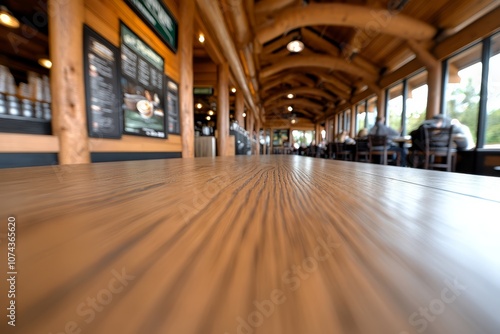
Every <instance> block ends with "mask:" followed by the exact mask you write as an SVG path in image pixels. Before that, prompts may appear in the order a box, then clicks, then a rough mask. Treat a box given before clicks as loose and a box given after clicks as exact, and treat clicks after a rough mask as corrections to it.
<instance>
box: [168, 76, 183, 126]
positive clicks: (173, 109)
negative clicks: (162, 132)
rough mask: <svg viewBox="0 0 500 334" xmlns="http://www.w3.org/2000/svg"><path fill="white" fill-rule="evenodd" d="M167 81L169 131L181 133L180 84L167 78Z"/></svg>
mask: <svg viewBox="0 0 500 334" xmlns="http://www.w3.org/2000/svg"><path fill="white" fill-rule="evenodd" d="M165 81H166V83H167V98H166V99H167V114H168V122H167V124H168V133H173V134H178V135H180V134H181V126H180V119H179V85H178V84H177V83H175V82H174V81H172V80H171V79H170V78H168V77H167V78H166V80H165Z"/></svg>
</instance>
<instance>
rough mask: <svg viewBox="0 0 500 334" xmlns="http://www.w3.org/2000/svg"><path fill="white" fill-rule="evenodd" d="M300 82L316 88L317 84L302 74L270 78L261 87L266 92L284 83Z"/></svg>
mask: <svg viewBox="0 0 500 334" xmlns="http://www.w3.org/2000/svg"><path fill="white" fill-rule="evenodd" d="M293 80H296V81H299V82H301V83H302V84H304V85H305V86H310V87H312V86H314V85H315V84H316V83H315V82H314V80H313V79H311V78H308V77H306V76H305V75H304V74H301V73H288V74H285V75H282V76H279V77H276V78H269V80H267V81H263V82H262V85H261V87H260V91H261V92H264V91H267V90H269V89H271V88H273V87H276V86H278V85H280V84H282V83H289V82H290V81H293Z"/></svg>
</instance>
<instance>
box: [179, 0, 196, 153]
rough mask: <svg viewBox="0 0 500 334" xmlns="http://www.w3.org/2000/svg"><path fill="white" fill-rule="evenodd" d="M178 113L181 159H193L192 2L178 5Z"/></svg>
mask: <svg viewBox="0 0 500 334" xmlns="http://www.w3.org/2000/svg"><path fill="white" fill-rule="evenodd" d="M179 6H180V8H179V10H180V20H179V56H180V57H179V58H180V61H179V62H180V64H179V67H180V69H179V70H180V90H179V99H180V107H181V108H180V109H181V110H180V112H181V115H180V116H181V117H180V118H181V140H182V157H183V158H192V157H194V98H193V35H194V32H193V31H194V26H193V25H194V11H195V3H194V0H183V1H181V2H180V4H179Z"/></svg>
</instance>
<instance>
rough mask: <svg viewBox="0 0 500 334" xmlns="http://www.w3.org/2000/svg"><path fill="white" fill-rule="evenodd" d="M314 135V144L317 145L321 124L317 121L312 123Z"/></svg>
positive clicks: (319, 139)
mask: <svg viewBox="0 0 500 334" xmlns="http://www.w3.org/2000/svg"><path fill="white" fill-rule="evenodd" d="M314 137H315V138H314V140H315V141H316V145H319V143H321V124H320V123H319V122H317V123H316V124H314Z"/></svg>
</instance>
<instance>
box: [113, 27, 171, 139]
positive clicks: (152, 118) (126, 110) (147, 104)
mask: <svg viewBox="0 0 500 334" xmlns="http://www.w3.org/2000/svg"><path fill="white" fill-rule="evenodd" d="M121 53H122V57H121V64H122V79H121V82H122V93H123V115H124V132H126V133H129V134H136V135H142V136H149V137H157V138H166V137H167V135H166V126H165V114H164V104H163V102H164V101H163V100H164V89H163V67H164V61H163V58H162V57H160V55H158V54H157V53H156V52H155V51H154V50H153V49H151V47H149V45H147V44H146V43H144V41H142V40H141V39H140V38H139V37H137V35H136V34H134V33H133V32H132V31H131V30H130V29H129V28H128V27H127V26H125V25H124V24H123V23H122V24H121Z"/></svg>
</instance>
